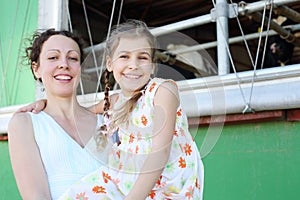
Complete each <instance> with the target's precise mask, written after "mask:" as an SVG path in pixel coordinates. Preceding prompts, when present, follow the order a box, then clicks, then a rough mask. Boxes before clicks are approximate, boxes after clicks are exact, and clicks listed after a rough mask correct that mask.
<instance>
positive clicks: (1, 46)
mask: <svg viewBox="0 0 300 200" xmlns="http://www.w3.org/2000/svg"><path fill="white" fill-rule="evenodd" d="M0 16H1V17H0V24H1V29H0V107H4V106H10V105H17V104H24V103H28V102H32V101H33V100H34V99H35V82H34V79H33V76H32V74H31V71H30V68H29V66H24V65H22V64H21V62H22V56H23V55H24V38H28V37H29V36H30V35H31V34H32V33H33V32H34V31H35V30H36V29H37V24H38V0H1V1H0Z"/></svg>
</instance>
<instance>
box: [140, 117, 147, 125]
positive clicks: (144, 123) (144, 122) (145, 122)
mask: <svg viewBox="0 0 300 200" xmlns="http://www.w3.org/2000/svg"><path fill="white" fill-rule="evenodd" d="M141 120H142V124H143V125H144V126H146V125H147V123H148V120H147V118H146V116H145V115H143V116H142V118H141Z"/></svg>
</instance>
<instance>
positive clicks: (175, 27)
mask: <svg viewBox="0 0 300 200" xmlns="http://www.w3.org/2000/svg"><path fill="white" fill-rule="evenodd" d="M295 2H299V0H273V3H274V4H276V5H278V6H279V5H285V4H289V3H295ZM264 5H265V1H258V2H254V3H249V4H246V5H245V6H244V7H239V8H238V13H239V14H244V13H252V12H256V11H259V10H262V9H263V8H264ZM210 22H212V17H211V15H210V14H206V15H202V16H199V17H194V18H190V19H187V20H183V21H180V22H175V23H172V24H168V25H165V26H161V27H158V28H153V29H151V32H152V33H153V34H154V35H155V36H159V35H164V34H167V33H171V32H174V31H180V30H184V29H187V28H192V27H195V26H200V25H203V24H208V23H210ZM104 47H105V42H102V43H99V44H97V45H94V46H93V47H87V48H85V50H84V52H86V53H88V52H90V51H91V49H92V48H94V49H95V51H98V50H102V49H103V48H104Z"/></svg>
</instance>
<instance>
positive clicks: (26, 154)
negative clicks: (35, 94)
mask: <svg viewBox="0 0 300 200" xmlns="http://www.w3.org/2000/svg"><path fill="white" fill-rule="evenodd" d="M26 132H27V133H26ZM8 145H9V153H10V160H11V164H12V169H13V172H14V175H15V179H16V182H17V185H18V188H19V191H20V194H21V196H22V199H24V200H26V199H28V200H44V199H47V200H48V199H51V195H50V191H49V185H48V180H47V175H46V172H45V170H44V167H43V163H42V160H41V157H40V153H39V150H38V147H37V144H36V142H35V139H34V133H33V127H32V122H31V118H30V116H29V115H28V114H27V113H16V114H15V115H14V116H13V117H12V118H11V120H10V122H9V125H8Z"/></svg>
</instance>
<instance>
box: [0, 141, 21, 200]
mask: <svg viewBox="0 0 300 200" xmlns="http://www.w3.org/2000/svg"><path fill="white" fill-rule="evenodd" d="M19 199H21V196H20V194H19V191H18V188H17V185H16V182H15V178H14V175H13V171H12V169H11V164H10V159H9V152H8V145H7V142H6V141H0V200H19Z"/></svg>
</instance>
